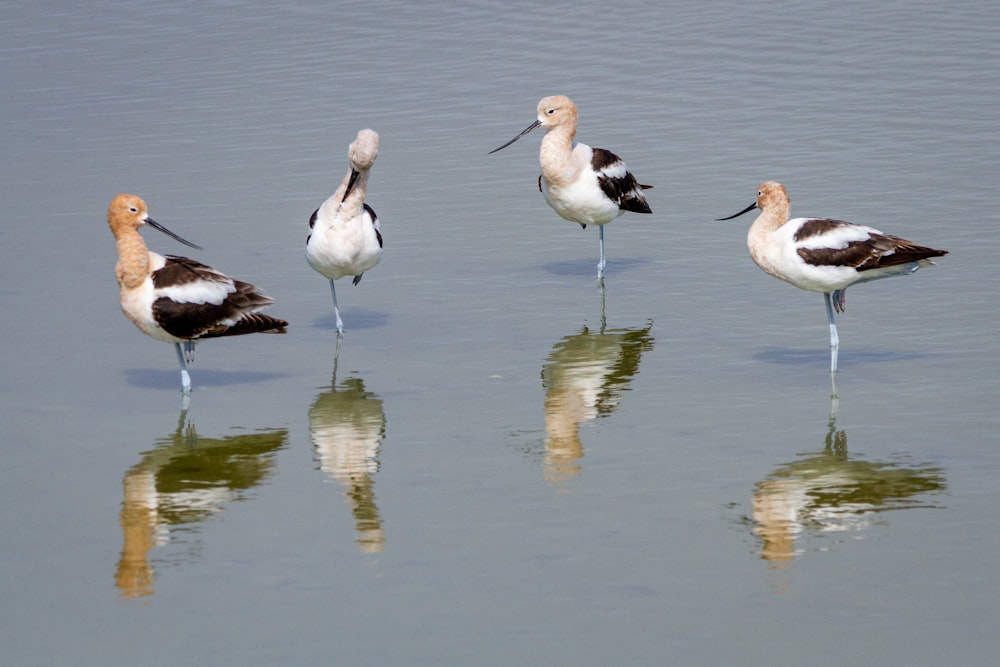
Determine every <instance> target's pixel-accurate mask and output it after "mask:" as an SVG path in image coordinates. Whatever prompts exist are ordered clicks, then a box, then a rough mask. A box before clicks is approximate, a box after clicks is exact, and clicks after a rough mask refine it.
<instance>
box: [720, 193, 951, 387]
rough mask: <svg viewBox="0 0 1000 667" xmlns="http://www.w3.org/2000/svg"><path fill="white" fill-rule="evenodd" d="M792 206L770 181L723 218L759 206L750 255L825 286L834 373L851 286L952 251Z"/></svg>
mask: <svg viewBox="0 0 1000 667" xmlns="http://www.w3.org/2000/svg"><path fill="white" fill-rule="evenodd" d="M790 206H791V200H790V199H789V198H788V192H787V191H786V190H785V188H784V186H783V185H781V184H780V183H775V182H774V181H768V182H766V183H762V184H761V186H760V189H759V190H757V200H756V201H755V202H754V203H753V204H750V206H747V207H746V208H745V209H743V210H742V211H740V212H739V213H736V214H735V215H731V216H729V217H727V218H719V220H732V219H733V218H736V217H739V216H741V215H743V214H744V213H746V212H748V211H751V210H753V209H755V208H758V209H760V210H761V214H760V217H758V218H757V219H756V220H754V223H753V224H752V225H751V226H750V232H749V234H747V246H748V247H749V248H750V256H751V257H753V261H754V262H756V263H757V266H759V267H760V268H762V269H764V271H766V272H767V273H769V274H771V275H772V276H774V277H775V278H780V279H781V280H784V281H785V282H789V283H791V284H793V285H795V286H796V287H798V288H800V289H804V290H808V291H810V292H823V297H824V299H825V300H826V315H827V319H828V320H829V322H830V371H831V372H834V373H835V372H836V371H837V351H838V348H839V346H840V338H839V336H838V335H837V324H836V322H835V321H834V317H833V311H834V310H836V311H837V312H838V313H842V312H844V306H845V292H846V291H847V288H848V287H850V286H851V285H853V284H855V283H863V282H867V281H869V280H877V279H879V278H888V277H889V276H899V275H906V274H909V273H913V272H914V271H916V270H917V269H919V268H920V267H922V266H933V264H934V262H932V261H930V258H931V257H941V256H943V255H947V254H948V251H947V250H935V249H934V248H928V247H925V246H921V245H917V244H916V243H913V242H911V241H907V240H906V239H901V238H899V237H898V236H890V235H888V234H883V233H882V232H880V231H878V230H877V229H873V228H871V227H867V226H865V225H858V224H854V223H852V222H845V221H843V220H830V219H828V218H795V219H793V220H789V219H788V211H789V208H790Z"/></svg>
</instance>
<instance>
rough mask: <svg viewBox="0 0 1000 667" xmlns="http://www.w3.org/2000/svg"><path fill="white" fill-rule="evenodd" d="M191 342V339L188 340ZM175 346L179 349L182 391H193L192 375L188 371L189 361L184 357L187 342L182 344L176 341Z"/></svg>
mask: <svg viewBox="0 0 1000 667" xmlns="http://www.w3.org/2000/svg"><path fill="white" fill-rule="evenodd" d="M188 342H190V341H188ZM174 347H175V348H176V349H177V361H178V362H179V363H180V365H181V391H183V392H184V393H185V394H190V393H191V375H190V374H189V373H188V367H187V361H186V360H185V359H184V357H185V354H184V349H185V347H187V343H185V345H184V346H181V344H180V343H175V344H174Z"/></svg>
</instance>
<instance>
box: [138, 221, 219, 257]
mask: <svg viewBox="0 0 1000 667" xmlns="http://www.w3.org/2000/svg"><path fill="white" fill-rule="evenodd" d="M143 222H145V223H146V224H147V225H149V226H150V227H153V228H154V229H158V230H160V231H161V232H163V233H164V234H166V235H167V236H169V237H170V238H172V239H173V240H175V241H180V242H181V243H183V244H184V245H186V246H188V247H189V248H194V249H195V250H204V248H202V247H201V246H200V245H195V244H193V243H191V242H190V241H185V240H184V239H182V238H181V237H179V236H177V234H174V233H173V232H172V231H170V230H169V229H167V228H166V227H164V226H163V225H161V224H160V223H158V222H157V221H156V220H153V219H152V218H146V219H145V220H143Z"/></svg>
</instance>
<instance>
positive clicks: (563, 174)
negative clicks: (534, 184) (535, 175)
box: [538, 126, 582, 187]
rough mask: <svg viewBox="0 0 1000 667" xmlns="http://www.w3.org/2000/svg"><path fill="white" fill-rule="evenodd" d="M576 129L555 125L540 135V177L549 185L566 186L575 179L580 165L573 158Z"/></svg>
mask: <svg viewBox="0 0 1000 667" xmlns="http://www.w3.org/2000/svg"><path fill="white" fill-rule="evenodd" d="M575 135H576V131H575V130H573V129H571V128H568V127H565V126H563V127H555V128H552V129H551V130H549V131H548V132H546V133H545V136H544V137H542V148H541V151H540V152H539V158H538V159H539V162H540V163H541V166H542V177H543V178H544V179H545V182H546V183H548V184H549V185H550V186H556V187H560V186H566V185H569V184H570V183H572V182H573V181H574V180H576V178H577V176H578V175H579V173H580V170H581V168H582V167H581V165H579V164H577V162H576V160H574V159H573V157H574V156H573V137H574V136H575Z"/></svg>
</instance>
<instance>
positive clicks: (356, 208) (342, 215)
mask: <svg viewBox="0 0 1000 667" xmlns="http://www.w3.org/2000/svg"><path fill="white" fill-rule="evenodd" d="M351 173H352V170H351V169H350V168H348V170H347V175H346V176H344V180H343V182H341V184H340V186H339V187H338V188H337V190H336V192H334V193H333V195H332V196H331V197H330V198H329V199H327V200H326V201H325V202H323V206H321V207H320V212H319V214H320V216H321V217H323V218H325V219H327V220H331V221H332V220H335V219H338V218H339V219H340V220H346V221H350V220H354V219H355V218H356V217H358V215H360V213H361V208H362V206H364V203H365V192H366V191H367V189H368V171H367V170H366V171H361V172H358V178H357V180H356V181H354V187H353V188H351V192H350V193H349V194H348V195H347V197H346V198H345V197H344V192H345V191H346V190H347V184H348V183H349V182H350V180H351Z"/></svg>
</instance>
